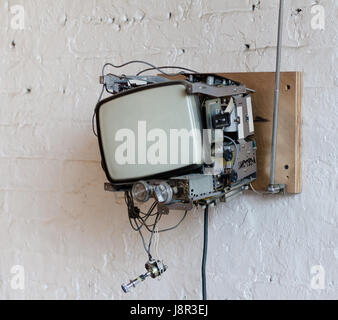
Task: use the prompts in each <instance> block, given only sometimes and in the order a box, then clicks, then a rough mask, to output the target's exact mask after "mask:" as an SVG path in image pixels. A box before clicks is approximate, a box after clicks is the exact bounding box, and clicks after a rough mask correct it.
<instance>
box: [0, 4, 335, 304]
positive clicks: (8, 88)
mask: <svg viewBox="0 0 338 320" xmlns="http://www.w3.org/2000/svg"><path fill="white" fill-rule="evenodd" d="M20 3H21V4H23V6H24V9H25V29H24V30H22V31H18V30H13V29H12V28H11V25H10V22H11V19H12V17H13V15H12V14H11V13H10V8H11V6H13V5H15V4H20ZM314 3H319V4H321V5H323V6H324V8H325V13H326V29H325V31H319V30H312V29H311V24H310V22H311V18H312V15H311V12H310V9H311V6H312V5H313V4H314ZM252 5H255V6H256V7H255V10H252ZM298 8H300V9H301V10H302V11H301V12H299V13H297V11H296V9H298ZM337 11H338V10H337V1H335V0H320V1H311V0H297V1H286V11H285V37H284V42H283V44H284V48H283V60H282V69H283V70H285V71H303V72H304V104H303V107H304V108H303V109H304V112H303V134H304V138H303V145H304V148H303V156H304V161H303V164H304V169H303V177H304V188H303V189H304V191H303V193H302V194H301V195H299V196H285V197H260V196H257V195H254V194H248V195H246V196H243V197H241V198H239V199H237V200H235V201H234V202H232V203H229V204H226V205H223V206H220V207H218V208H217V209H216V210H214V211H213V212H212V213H211V217H210V240H209V244H210V245H209V258H208V293H209V297H210V298H212V299H264V298H272V299H279V298H297V299H303V298H305V299H308V298H330V299H334V298H337V296H338V254H337V252H338V251H337V250H338V216H337V214H338V210H337V201H336V195H337V186H336V180H337V158H336V156H337V147H336V146H337V141H336V140H337V133H336V126H337V125H336V123H337V121H338V117H337V98H338V95H337V84H338V81H337V44H338V39H337V34H338V28H337V23H336V21H337V14H338V12H337ZM169 13H171V18H170V19H169ZM277 13H278V11H277V1H276V0H273V1H272V0H261V1H258V0H240V1H239V0H237V1H230V0H227V1H221V0H208V1H207V0H184V1H178V0H172V1H165V0H147V1H145V0H144V1H141V0H114V1H113V0H100V1H97V0H96V1H95V0H59V1H52V0H44V1H42V0H40V1H38V0H25V1H23V0H16V1H14V0H12V1H6V0H0V35H1V38H0V39H1V43H0V60H1V63H0V101H1V105H0V172H1V178H0V252H1V256H0V298H19V299H21V298H26V299H36V298H44V299H46V298H51V299H56V298H62V299H75V298H78V299H123V298H146V299H158V298H164V299H184V298H187V299H199V298H200V291H201V289H200V265H201V253H202V213H201V212H195V213H194V214H190V215H189V216H188V218H187V219H186V221H185V222H184V225H183V226H182V227H181V228H180V229H178V230H175V231H172V232H171V233H167V234H163V235H161V238H160V252H161V255H162V258H164V259H165V261H166V262H167V264H168V265H169V270H168V271H167V273H166V274H165V275H164V276H163V278H162V280H161V281H151V280H149V281H147V282H145V283H144V284H142V285H141V286H140V287H139V288H138V289H136V290H134V292H133V293H131V294H129V295H127V296H126V295H124V294H123V293H122V291H121V289H120V284H121V283H122V282H125V281H126V280H128V279H129V278H130V277H132V276H134V275H137V274H139V273H140V272H143V264H144V262H145V260H146V255H145V254H144V251H143V248H142V244H141V242H140V239H139V237H138V234H136V233H134V232H133V231H132V230H131V229H130V227H129V224H128V221H127V214H126V208H125V206H124V205H122V202H121V201H118V202H116V201H115V197H114V195H112V194H107V193H105V192H104V191H103V183H104V181H105V177H104V174H103V172H102V170H101V167H100V159H99V153H98V147H97V142H96V139H95V137H94V136H93V135H92V133H91V123H90V120H91V116H92V111H93V107H94V105H95V103H96V100H97V97H98V93H99V90H100V87H99V84H98V76H99V74H100V70H101V67H102V65H103V63H104V62H107V61H112V62H115V63H122V62H125V61H127V60H131V59H145V60H148V61H151V62H153V63H154V64H162V65H164V64H176V65H182V66H189V67H191V68H193V69H197V70H200V71H203V72H207V71H210V72H212V71H225V72H231V71H273V70H274V65H275V42H276V40H275V38H276V23H277V21H276V18H277ZM12 41H14V42H15V46H13V45H11V44H12ZM245 44H250V49H249V50H248V49H246V48H245ZM135 70H136V69H135V67H134V66H130V67H128V68H127V70H124V72H126V73H133V72H134V71H135ZM27 88H29V89H31V92H26V89H27ZM178 216H181V213H173V214H172V215H171V216H170V217H168V218H166V219H163V220H166V221H165V222H163V225H164V224H168V225H170V224H173V223H175V221H177V219H178V218H179V217H178ZM335 253H336V254H335ZM18 264H19V265H22V266H24V267H25V290H24V291H15V290H13V289H11V286H10V280H11V277H12V275H11V273H10V269H11V267H12V266H13V265H18ZM313 265H322V266H323V267H324V269H325V272H326V273H325V275H326V282H325V285H326V289H325V290H313V289H311V288H310V282H311V277H312V276H313V275H311V273H310V270H311V267H312V266H313ZM185 270H186V271H185Z"/></svg>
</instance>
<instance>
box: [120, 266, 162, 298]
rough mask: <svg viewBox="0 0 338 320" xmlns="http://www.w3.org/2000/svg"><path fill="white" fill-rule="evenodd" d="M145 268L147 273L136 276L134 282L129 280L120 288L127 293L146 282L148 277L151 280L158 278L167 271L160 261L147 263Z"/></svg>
mask: <svg viewBox="0 0 338 320" xmlns="http://www.w3.org/2000/svg"><path fill="white" fill-rule="evenodd" d="M145 268H146V270H147V273H145V274H141V275H140V276H138V277H137V278H136V279H135V280H130V282H129V283H128V284H123V285H122V286H121V288H122V290H123V291H124V292H125V293H127V292H129V291H130V289H131V288H135V287H136V285H138V284H139V283H141V282H143V281H144V280H146V279H147V278H148V277H151V278H153V279H155V278H157V277H159V276H160V275H161V274H162V273H164V272H165V271H166V270H167V268H168V267H167V266H166V265H164V264H163V262H162V261H159V260H157V261H155V260H153V261H148V262H147V263H146V265H145Z"/></svg>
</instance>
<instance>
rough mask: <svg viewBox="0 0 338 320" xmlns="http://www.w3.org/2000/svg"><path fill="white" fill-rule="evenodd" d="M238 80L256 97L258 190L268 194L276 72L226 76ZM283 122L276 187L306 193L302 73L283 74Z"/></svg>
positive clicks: (280, 126)
mask: <svg viewBox="0 0 338 320" xmlns="http://www.w3.org/2000/svg"><path fill="white" fill-rule="evenodd" d="M221 75H222V76H225V77H228V78H230V79H233V80H237V81H240V82H242V83H243V84H245V85H246V86H247V87H248V88H250V89H253V90H255V91H256V92H255V93H254V94H253V96H252V98H253V111H254V118H255V136H256V140H257V164H258V169H257V171H258V176H257V180H256V181H255V183H254V187H255V188H256V189H257V190H261V191H264V190H266V188H267V186H268V184H269V177H270V151H271V134H272V123H273V121H272V119H273V103H274V87H275V73H274V72H249V73H222V74H221ZM278 116H279V120H278V138H277V155H276V171H275V183H282V184H286V191H287V192H288V193H300V192H301V191H302V176H301V171H302V170H301V168H302V159H301V145H302V137H301V126H302V73H301V72H282V73H281V85H280V101H279V114H278Z"/></svg>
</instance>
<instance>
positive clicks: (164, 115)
mask: <svg viewBox="0 0 338 320" xmlns="http://www.w3.org/2000/svg"><path fill="white" fill-rule="evenodd" d="M97 127H98V135H99V142H100V150H101V156H102V160H103V161H102V162H103V168H104V170H105V172H106V175H107V178H108V180H109V181H110V182H112V183H128V182H133V181H136V180H139V179H144V178H153V177H161V178H162V177H165V176H166V174H167V175H168V176H173V175H175V174H185V173H187V172H190V171H191V170H192V169H193V168H198V167H200V166H201V163H202V123H201V114H200V102H199V99H198V98H197V97H196V96H195V95H188V94H187V93H186V87H185V85H184V83H182V82H179V81H177V82H174V81H170V82H166V83H161V84H155V85H147V86H143V87H139V88H137V89H132V90H128V91H126V92H122V93H119V94H115V95H113V96H112V97H109V98H107V99H105V100H102V101H101V102H100V103H99V104H98V106H97Z"/></svg>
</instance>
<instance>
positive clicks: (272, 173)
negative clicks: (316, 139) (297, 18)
mask: <svg viewBox="0 0 338 320" xmlns="http://www.w3.org/2000/svg"><path fill="white" fill-rule="evenodd" d="M283 10H284V0H280V2H279V18H278V40H277V58H276V79H275V81H276V83H275V101H274V110H273V128H272V144H271V163H270V185H269V189H270V187H271V188H272V189H274V184H275V168H276V148H277V128H278V106H279V87H280V66H281V52H282V36H283Z"/></svg>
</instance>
